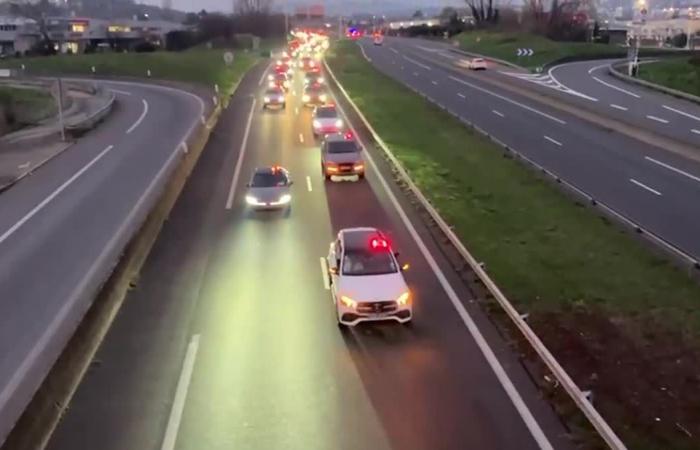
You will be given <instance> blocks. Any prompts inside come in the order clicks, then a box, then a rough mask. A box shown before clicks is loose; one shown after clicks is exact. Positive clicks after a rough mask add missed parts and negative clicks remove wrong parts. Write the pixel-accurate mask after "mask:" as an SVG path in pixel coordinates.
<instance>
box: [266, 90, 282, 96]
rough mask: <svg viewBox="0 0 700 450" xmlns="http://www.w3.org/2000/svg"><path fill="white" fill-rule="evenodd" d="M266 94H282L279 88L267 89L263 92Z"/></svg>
mask: <svg viewBox="0 0 700 450" xmlns="http://www.w3.org/2000/svg"><path fill="white" fill-rule="evenodd" d="M265 94H266V95H282V90H281V89H268V90H267V91H266V92H265Z"/></svg>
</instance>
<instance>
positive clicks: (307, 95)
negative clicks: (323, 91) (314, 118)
mask: <svg viewBox="0 0 700 450" xmlns="http://www.w3.org/2000/svg"><path fill="white" fill-rule="evenodd" d="M301 100H302V101H304V102H308V101H309V100H311V97H309V94H304V95H303V96H302V97H301Z"/></svg>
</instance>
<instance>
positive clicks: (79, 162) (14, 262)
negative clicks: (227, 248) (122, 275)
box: [0, 82, 204, 442]
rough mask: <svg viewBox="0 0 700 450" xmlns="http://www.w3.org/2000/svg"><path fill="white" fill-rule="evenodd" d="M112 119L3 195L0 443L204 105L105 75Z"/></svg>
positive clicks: (175, 93) (0, 201)
mask: <svg viewBox="0 0 700 450" xmlns="http://www.w3.org/2000/svg"><path fill="white" fill-rule="evenodd" d="M105 84H106V85H107V86H108V87H109V88H111V89H113V90H115V92H116V94H117V97H118V103H117V105H116V107H115V108H116V109H115V111H114V112H113V113H112V114H111V116H110V117H109V118H108V120H107V121H106V122H105V123H104V124H102V125H101V126H99V127H98V128H97V129H96V130H94V131H92V132H90V133H89V134H87V135H86V136H84V137H83V138H81V139H80V140H79V141H78V142H77V143H76V144H75V145H74V146H72V147H71V148H69V149H68V150H67V151H65V152H63V153H62V154H60V155H59V156H57V157H56V158H54V159H53V160H51V161H50V162H49V163H48V164H45V165H44V166H43V167H41V168H40V169H39V170H37V171H36V172H35V173H34V174H33V175H32V176H30V177H27V178H25V179H24V180H22V181H21V182H19V183H18V184H16V185H15V186H13V187H12V188H11V189H9V190H8V191H6V192H4V193H3V194H2V195H0V442H2V441H3V440H4V438H5V437H6V433H7V432H8V431H9V427H11V426H12V424H13V422H14V420H15V419H16V417H17V416H18V415H19V413H20V412H21V411H22V410H23V409H24V407H25V405H26V403H27V402H28V401H29V400H30V398H31V396H32V395H33V393H34V391H35V389H36V388H37V387H38V385H39V384H40V383H41V381H42V380H43V377H44V376H45V374H46V373H47V372H48V369H49V368H50V366H51V365H52V364H53V361H54V360H55V359H56V358H57V357H58V355H59V354H60V352H61V350H62V349H63V347H64V346H65V344H66V340H67V336H70V334H71V333H72V330H73V329H74V328H75V326H76V325H77V323H76V321H75V320H74V321H70V320H65V318H66V317H79V316H80V315H82V313H83V312H84V311H85V310H86V309H87V308H88V307H89V306H90V303H91V301H92V298H93V297H94V294H95V293H96V290H97V289H98V288H99V285H100V284H101V283H102V282H103V281H104V280H99V279H97V278H96V277H95V274H98V275H99V274H100V273H102V272H105V273H106V272H108V270H109V269H110V268H111V267H112V266H113V265H114V264H115V262H116V261H117V258H118V257H119V254H120V253H121V251H122V249H123V247H124V245H125V244H126V242H125V240H123V239H122V240H121V241H120V240H116V239H115V238H114V236H115V235H117V232H118V230H120V229H123V227H125V225H126V224H127V222H128V218H129V217H130V216H132V215H134V214H137V215H138V214H140V213H142V212H143V208H145V207H148V206H149V205H148V202H149V199H148V198H145V197H144V192H146V190H147V187H148V186H149V185H150V184H151V182H152V180H153V179H154V177H155V176H156V174H157V173H158V172H159V171H160V170H161V169H162V168H163V167H164V166H165V164H166V162H167V161H168V160H169V159H170V158H171V157H173V155H175V152H177V151H178V147H179V146H180V143H181V142H182V141H183V139H184V137H185V136H186V134H187V132H188V130H189V129H190V128H191V127H193V125H194V124H195V123H196V121H197V120H199V118H200V116H201V115H202V114H203V112H204V110H203V109H204V103H203V101H202V100H201V99H200V98H199V97H197V96H195V95H193V94H188V93H185V92H183V91H179V90H176V89H170V88H162V87H156V86H152V85H151V86H149V85H141V84H135V83H121V82H105Z"/></svg>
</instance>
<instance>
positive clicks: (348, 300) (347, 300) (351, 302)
mask: <svg viewBox="0 0 700 450" xmlns="http://www.w3.org/2000/svg"><path fill="white" fill-rule="evenodd" d="M340 301H341V302H342V303H343V305H345V306H347V307H348V308H352V309H355V308H357V302H356V301H355V300H353V299H351V298H350V297H347V296H345V295H341V296H340Z"/></svg>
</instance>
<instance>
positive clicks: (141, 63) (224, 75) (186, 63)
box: [0, 49, 258, 89]
mask: <svg viewBox="0 0 700 450" xmlns="http://www.w3.org/2000/svg"><path fill="white" fill-rule="evenodd" d="M223 54H224V50H204V49H196V50H191V51H185V52H153V53H98V54H87V55H56V56H49V57H36V58H23V59H17V60H11V61H7V62H3V63H0V67H12V68H18V67H20V65H22V64H24V65H25V67H26V70H27V72H28V73H30V74H36V75H42V74H43V75H46V74H51V75H56V74H70V75H89V74H91V73H92V67H93V66H94V67H95V69H96V73H97V75H99V76H129V77H141V78H145V77H146V76H147V75H146V74H147V70H149V69H150V70H151V76H152V77H153V78H159V79H166V80H173V81H181V82H187V83H195V84H201V85H206V86H210V87H211V86H213V85H214V84H218V85H219V87H221V88H222V89H227V88H228V87H230V86H231V85H232V84H233V83H234V82H236V81H237V80H239V79H240V77H241V75H242V74H243V73H245V71H247V70H248V69H249V68H250V67H251V65H252V64H253V63H254V62H255V61H256V60H257V58H258V56H257V54H256V53H253V52H249V53H244V52H235V59H234V63H233V65H232V66H231V67H227V66H226V65H225V64H224V60H223Z"/></svg>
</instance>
